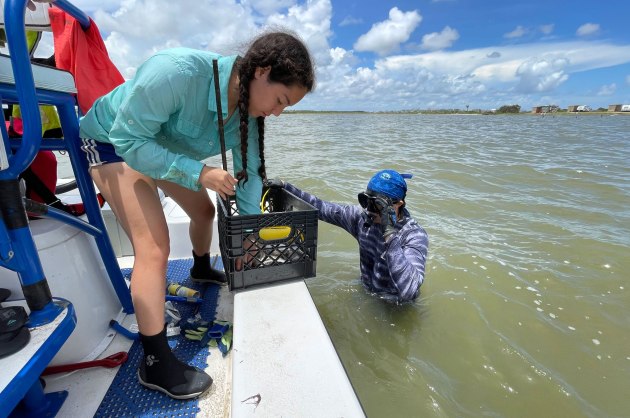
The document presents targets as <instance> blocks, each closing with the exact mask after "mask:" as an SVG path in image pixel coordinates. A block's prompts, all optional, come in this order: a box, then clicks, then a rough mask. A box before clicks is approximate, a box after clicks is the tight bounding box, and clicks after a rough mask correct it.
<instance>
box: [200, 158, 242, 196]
mask: <svg viewBox="0 0 630 418" xmlns="http://www.w3.org/2000/svg"><path fill="white" fill-rule="evenodd" d="M199 183H201V185H202V186H203V187H205V188H206V189H210V190H214V191H215V192H217V193H219V196H221V199H224V200H226V199H227V197H228V196H233V195H234V193H235V190H236V183H238V180H236V179H235V178H234V177H232V176H231V175H230V173H228V172H227V171H224V170H221V169H220V168H217V167H208V166H207V165H206V166H204V167H203V169H202V170H201V174H200V175H199Z"/></svg>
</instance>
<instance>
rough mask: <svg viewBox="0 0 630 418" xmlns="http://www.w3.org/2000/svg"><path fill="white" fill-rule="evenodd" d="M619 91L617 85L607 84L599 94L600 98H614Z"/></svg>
mask: <svg viewBox="0 0 630 418" xmlns="http://www.w3.org/2000/svg"><path fill="white" fill-rule="evenodd" d="M616 91H617V84H615V83H612V84H607V85H603V86H602V87H601V88H600V89H599V91H598V92H597V95H598V96H612V95H613V94H615V92H616Z"/></svg>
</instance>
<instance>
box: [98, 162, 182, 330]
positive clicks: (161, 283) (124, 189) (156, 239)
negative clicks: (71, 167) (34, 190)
mask: <svg viewBox="0 0 630 418" xmlns="http://www.w3.org/2000/svg"><path fill="white" fill-rule="evenodd" d="M91 174H92V178H93V179H94V182H95V183H96V185H97V186H98V188H99V190H100V191H101V193H102V194H103V196H105V199H106V200H107V202H108V203H109V205H110V207H111V208H112V210H113V211H114V214H115V215H116V218H117V219H118V221H119V222H120V224H121V225H122V227H123V229H124V230H125V232H126V233H127V235H128V237H129V239H130V241H131V244H132V245H133V250H134V256H135V261H134V265H133V272H132V276H131V297H132V299H133V305H134V308H135V311H136V318H137V320H138V327H139V329H140V332H141V333H142V334H144V335H155V334H157V333H159V332H161V331H162V330H163V329H164V292H165V288H166V267H167V262H168V255H169V252H170V242H169V235H168V228H167V226H166V219H165V217H164V212H163V211H162V205H161V203H160V200H159V196H158V194H157V187H156V184H155V181H154V180H152V179H151V178H149V177H147V176H145V175H143V174H140V173H139V172H137V171H135V170H133V169H131V168H130V167H129V166H128V165H127V164H126V163H113V164H106V165H102V166H96V167H92V169H91Z"/></svg>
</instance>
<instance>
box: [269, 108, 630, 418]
mask: <svg viewBox="0 0 630 418" xmlns="http://www.w3.org/2000/svg"><path fill="white" fill-rule="evenodd" d="M629 132H630V117H623V116H618V117H610V116H606V117H599V116H588V117H587V116H580V117H577V118H576V117H570V116H569V117H555V118H552V117H535V116H512V117H508V116H437V115H360V114H359V115H357V114H347V115H339V114H334V115H324V114H316V115H294V114H288V115H283V116H281V117H279V118H272V119H271V120H269V123H268V129H267V138H268V140H267V146H266V148H267V150H268V152H267V164H268V173H269V176H270V177H273V176H276V177H282V178H283V179H285V180H288V181H291V182H293V183H295V184H296V185H298V186H300V187H302V188H303V189H305V190H308V191H311V192H313V193H315V194H317V195H319V196H320V197H322V198H325V199H328V200H335V201H340V202H352V201H355V199H356V194H357V193H358V192H359V191H361V190H362V189H363V188H364V187H365V185H366V183H367V180H368V179H369V177H370V176H371V175H372V174H373V173H374V172H375V171H376V170H378V169H383V168H390V167H391V168H394V169H397V170H399V171H402V172H411V173H413V174H414V178H413V179H412V180H410V181H409V189H410V190H409V194H408V198H407V202H408V203H407V206H408V208H409V209H410V210H411V212H412V214H413V215H414V216H415V217H416V218H417V219H418V221H419V222H420V223H421V224H422V225H423V226H424V227H425V228H426V229H427V231H428V233H429V235H430V257H429V261H428V264H427V275H426V282H425V284H424V285H423V286H422V294H421V297H420V298H419V299H418V301H417V302H416V303H414V304H410V305H404V306H393V305H391V304H389V303H385V302H384V301H381V300H379V299H377V298H375V297H374V296H371V295H369V294H368V293H366V292H365V291H364V290H363V288H362V287H361V285H360V284H359V283H358V279H357V278H358V274H359V267H358V251H357V245H356V242H355V241H354V240H353V238H352V237H351V236H350V235H349V234H347V233H345V232H343V231H342V230H340V229H338V228H335V227H331V226H329V225H326V224H322V225H321V226H320V228H319V247H318V248H319V250H318V251H319V252H318V263H317V277H316V278H315V279H312V280H309V282H308V283H309V289H310V290H311V293H312V294H313V297H314V299H315V302H316V304H317V306H318V309H319V311H320V313H321V314H322V317H323V319H324V322H325V324H326V326H327V328H328V331H329V333H330V335H331V337H332V339H333V341H334V344H335V346H336V347H337V349H338V351H339V354H340V356H341V359H342V360H343V363H344V365H345V367H346V369H347V370H348V373H349V375H350V378H351V380H352V383H353V385H354V387H355V389H356V391H357V393H358V395H359V397H360V399H361V402H362V403H363V405H364V407H365V409H366V412H367V413H368V415H369V416H370V417H394V416H400V417H412V416H413V417H416V416H418V417H420V416H422V417H463V416H469V417H476V416H488V417H543V416H544V417H582V416H584V417H622V416H625V417H628V416H630V412H629V411H630V397H629V396H628V394H630V284H628V283H627V281H628V274H629V272H630V138H629V136H630V134H629ZM322 384H326V382H322Z"/></svg>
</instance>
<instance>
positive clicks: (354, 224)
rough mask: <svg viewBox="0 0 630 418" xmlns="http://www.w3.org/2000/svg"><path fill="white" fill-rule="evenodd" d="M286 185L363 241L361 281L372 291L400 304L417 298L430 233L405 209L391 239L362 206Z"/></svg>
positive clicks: (321, 216)
mask: <svg viewBox="0 0 630 418" xmlns="http://www.w3.org/2000/svg"><path fill="white" fill-rule="evenodd" d="M285 188H286V189H287V190H288V191H289V192H291V193H293V194H294V195H296V196H298V197H299V198H301V199H302V200H304V201H306V202H308V203H310V204H311V205H313V206H314V207H315V208H317V210H318V212H319V216H318V217H319V219H320V220H322V221H324V222H327V223H330V224H332V225H336V226H339V227H341V228H343V229H345V230H346V231H348V232H349V233H350V234H351V235H352V236H353V237H355V238H356V239H357V241H358V242H359V259H360V263H361V282H362V283H363V285H364V286H365V287H366V288H367V289H368V290H369V291H371V292H374V293H377V294H379V295H380V296H381V297H383V298H385V299H393V300H395V301H396V302H398V303H401V302H407V301H411V300H414V299H415V298H416V297H418V295H419V294H420V286H421V285H422V283H423V282H424V270H425V263H426V259H427V253H428V250H429V236H428V234H427V232H426V231H425V230H424V228H422V227H421V226H420V225H419V224H418V223H417V222H416V221H415V220H414V219H413V218H412V217H411V215H410V214H409V212H408V211H407V209H403V219H402V220H399V221H398V222H397V223H396V225H395V228H396V232H395V233H394V234H393V235H392V236H391V237H390V239H389V240H388V242H385V240H384V239H383V233H382V232H381V229H380V226H379V225H368V224H367V223H366V222H365V220H364V218H363V216H361V214H362V213H363V209H362V208H361V207H360V206H359V205H340V204H337V203H332V202H327V201H324V200H321V199H319V198H318V197H316V196H313V195H311V194H309V193H307V192H304V191H302V190H300V189H298V188H297V187H295V186H294V185H292V184H290V183H285Z"/></svg>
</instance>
